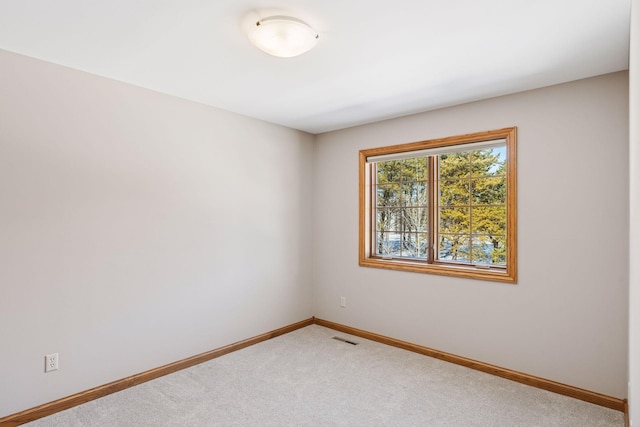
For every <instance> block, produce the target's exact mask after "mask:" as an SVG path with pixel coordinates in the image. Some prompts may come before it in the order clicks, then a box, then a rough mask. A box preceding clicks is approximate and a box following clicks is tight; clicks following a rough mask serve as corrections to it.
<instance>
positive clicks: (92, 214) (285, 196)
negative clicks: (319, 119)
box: [0, 51, 313, 417]
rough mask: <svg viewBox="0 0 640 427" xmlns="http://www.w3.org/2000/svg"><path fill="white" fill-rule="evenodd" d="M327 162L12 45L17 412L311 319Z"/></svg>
mask: <svg viewBox="0 0 640 427" xmlns="http://www.w3.org/2000/svg"><path fill="white" fill-rule="evenodd" d="M312 155H313V137H312V136H311V135H308V134H304V133H301V132H297V131H293V130H290V129H287V128H284V127H280V126H275V125H272V124H268V123H265V122H261V121H257V120H252V119H248V118H244V117H241V116H238V115H235V114H231V113H227V112H223V111H220V110H216V109H214V108H210V107H206V106H203V105H199V104H195V103H192V102H187V101H184V100H180V99H177V98H173V97H170V96H166V95H161V94H158V93H154V92H151V91H148V90H143V89H140V88H136V87H133V86H129V85H125V84H121V83H118V82H115V81H111V80H107V79H103V78H100V77H96V76H92V75H89V74H86V73H82V72H79V71H74V70H70V69H67V68H63V67H60V66H56V65H52V64H48V63H45V62H41V61H37V60H33V59H29V58H26V57H22V56H19V55H15V54H11V53H8V52H4V51H0V195H1V197H2V201H1V203H0V289H1V292H0V337H1V341H0V417H2V416H4V415H8V414H10V413H14V412H17V411H19V410H24V409H27V408H30V407H33V406H35V405H38V404H41V403H44V402H48V401H51V400H54V399H57V398H60V397H63V396H67V395H70V394H73V393H76V392H79V391H83V390H86V389H89V388H91V387H94V386H97V385H100V384H104V383H107V382H109V381H113V380H116V379H119V378H123V377H125V376H128V375H131V374H135V373H139V372H142V371H144V370H147V369H151V368H155V367H158V366H160V365H163V364H166V363H169V362H173V361H176V360H179V359H182V358H184V357H187V356H192V355H194V354H198V353H200V352H203V351H207V350H211V349H214V348H216V347H220V346H222V345H227V344H230V343H233V342H235V341H238V340H241V339H245V338H248V337H251V336H255V335H258V334H260V333H263V332H266V331H269V330H273V329H276V328H278V327H281V326H284V325H288V324H291V323H294V322H297V321H300V320H302V319H306V318H309V317H311V316H312V314H313V313H312V311H311V307H312V306H311V285H310V283H309V281H310V277H311V272H310V266H311V256H310V252H309V251H308V242H309V240H310V236H311V235H310V231H309V227H308V220H307V218H308V217H310V215H311V213H312V211H311V202H312V195H311V179H312V174H311V172H310V171H311V168H312ZM52 352H59V354H60V370H59V371H57V372H53V373H48V374H44V373H43V368H44V355H45V354H47V353H52Z"/></svg>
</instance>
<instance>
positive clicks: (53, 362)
mask: <svg viewBox="0 0 640 427" xmlns="http://www.w3.org/2000/svg"><path fill="white" fill-rule="evenodd" d="M58 359H59V356H58V353H52V354H47V355H46V356H45V357H44V371H45V372H51V371H57V370H58Z"/></svg>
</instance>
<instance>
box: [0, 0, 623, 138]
mask: <svg viewBox="0 0 640 427" xmlns="http://www.w3.org/2000/svg"><path fill="white" fill-rule="evenodd" d="M630 3H631V0H394V1H391V0H388V1H382V0H342V1H339V0H269V1H267V0H173V1H170V0H127V1H125V0H0V49H5V50H8V51H12V52H17V53H21V54H24V55H28V56H32V57H35V58H39V59H43V60H46V61H50V62H53V63H57V64H61V65H65V66H68V67H72V68H76V69H79V70H84V71H88V72H90V73H94V74H98V75H101V76H105V77H109V78H112V79H116V80H120V81H123V82H127V83H131V84H134V85H137V86H142V87H145V88H149V89H153V90H156V91H159V92H164V93H168V94H172V95H176V96H179V97H182V98H186V99H190V100H193V101H197V102H201V103H204V104H209V105H212V106H215V107H219V108H222V109H225V110H230V111H234V112H237V113H240V114H244V115H247V116H251V117H256V118H259V119H263V120H267V121H270V122H274V123H278V124H282V125H285V126H288V127H291V128H294V129H300V130H304V131H307V132H311V133H321V132H326V131H330V130H335V129H340V128H345V127H349V126H354V125H358V124H363V123H369V122H373V121H378V120H382V119H386V118H391V117H398V116H403V115H407V114H412V113H417V112H421V111H427V110H431V109H435V108H441V107H444V106H450V105H454V104H460V103H464V102H468V101H472V100H477V99H483V98H488V97H493V96H497V95H503V94H508V93H514V92H519V91H523V90H527V89H533V88H536V87H542V86H548V85H552V84H557V83H562V82H566V81H570V80H576V79H581V78H585V77H590V76H595V75H600V74H605V73H609V72H614V71H619V70H624V69H627V68H628V48H629V11H630ZM277 14H288V15H291V16H295V17H297V18H299V19H302V20H304V21H306V22H307V23H308V24H310V25H311V26H312V27H313V28H314V29H316V31H317V32H318V33H319V34H320V39H319V42H318V45H317V46H316V48H315V49H313V50H311V51H310V52H308V53H306V54H304V55H302V56H299V57H296V58H286V59H285V58H275V57H271V56H269V55H267V54H265V53H263V52H261V51H259V50H257V49H256V48H254V47H253V46H252V45H250V44H249V41H248V40H247V37H246V36H245V32H244V30H245V28H247V26H250V25H251V24H253V23H254V22H255V21H257V19H259V18H265V17H268V16H271V15H277Z"/></svg>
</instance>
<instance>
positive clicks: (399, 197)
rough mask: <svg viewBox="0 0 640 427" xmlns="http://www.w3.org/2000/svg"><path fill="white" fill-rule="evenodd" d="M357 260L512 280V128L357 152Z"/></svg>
mask: <svg viewBox="0 0 640 427" xmlns="http://www.w3.org/2000/svg"><path fill="white" fill-rule="evenodd" d="M359 252H360V256H359V257H360V265H361V266H366V267H379V268H388V269H393V270H407V271H414V272H421V273H433V274H442V275H448V276H459V277H469V278H476V279H484V280H495V281H502V282H510V283H515V282H516V128H515V127H513V128H506V129H499V130H495V131H489V132H481V133H475V134H470V135H462V136H455V137H450V138H444V139H436V140H430V141H421V142H414V143H409V144H402V145H396V146H389V147H381V148H373V149H369V150H362V151H360V248H359Z"/></svg>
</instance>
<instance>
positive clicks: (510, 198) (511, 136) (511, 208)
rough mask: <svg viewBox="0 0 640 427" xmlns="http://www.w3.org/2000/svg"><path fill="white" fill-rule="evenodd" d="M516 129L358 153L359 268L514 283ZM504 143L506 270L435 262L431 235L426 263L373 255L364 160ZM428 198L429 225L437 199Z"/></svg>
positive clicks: (369, 178)
mask: <svg viewBox="0 0 640 427" xmlns="http://www.w3.org/2000/svg"><path fill="white" fill-rule="evenodd" d="M516 134H517V132H516V127H509V128H503V129H497V130H492V131H486V132H477V133H472V134H466V135H459V136H452V137H447V138H440V139H431V140H427V141H419V142H411V143H407V144H400V145H392V146H385V147H378V148H371V149H366V150H361V151H360V153H359V202H358V203H359V250H358V252H359V256H358V258H359V264H360V266H363V267H374V268H385V269H391V270H400V271H410V272H417V273H427V274H439V275H444V276H453V277H463V278H471V279H481V280H489V281H497V282H505V283H516V282H517V222H516V221H517V215H516V202H517V187H516V175H517V169H516V166H517V164H516ZM498 139H504V140H505V144H506V151H507V166H506V181H507V195H506V210H507V214H506V221H507V224H506V228H507V236H506V242H507V244H506V266H505V267H489V268H487V267H484V268H481V267H477V266H474V265H464V264H460V263H451V262H445V261H438V260H435V259H434V258H435V257H434V253H433V252H434V250H433V247H434V246H433V245H434V243H435V235H434V233H431V232H430V233H429V243H430V244H429V245H428V246H429V247H428V256H427V258H428V259H427V260H413V259H409V258H392V259H388V258H382V257H380V256H376V255H374V251H373V247H372V245H373V242H372V240H373V238H372V237H373V232H372V230H373V228H372V227H375V225H374V224H375V219H374V218H373V215H375V209H374V208H373V203H374V200H375V198H374V196H373V194H372V192H373V191H374V189H375V182H374V179H375V178H374V176H373V173H371V167H372V165H371V164H368V163H367V159H368V158H370V157H374V156H383V155H390V154H398V153H405V152H412V151H418V150H425V149H431V148H441V147H451V146H460V151H464V149H465V147H464V146H465V145H466V144H473V143H478V142H484V141H492V140H498ZM430 162H432V163H430V164H429V178H428V179H429V185H430V186H433V185H435V184H433V183H434V182H435V181H434V180H435V179H436V170H435V169H436V167H435V165H434V164H433V158H431V159H430ZM429 193H430V198H429V202H428V203H429V221H430V222H432V221H433V218H436V216H435V215H436V209H437V206H436V205H437V204H436V200H435V199H436V195H435V194H434V193H435V192H434V191H430V192H429Z"/></svg>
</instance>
